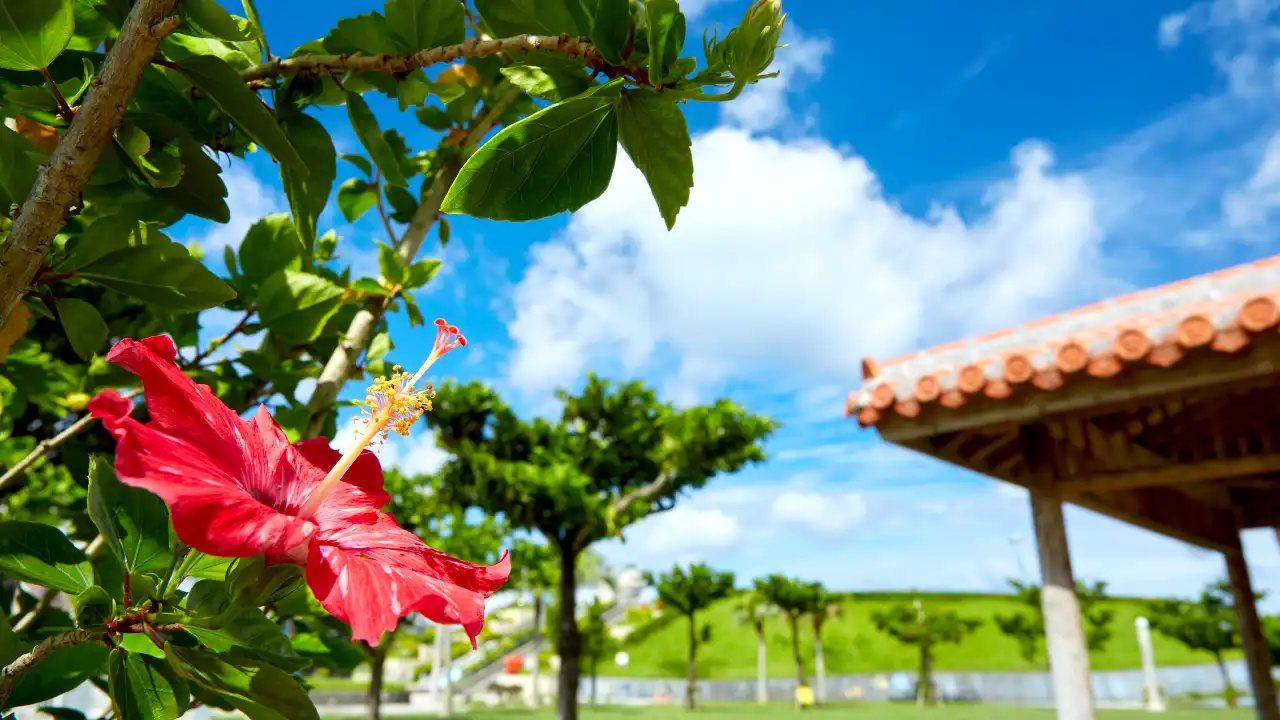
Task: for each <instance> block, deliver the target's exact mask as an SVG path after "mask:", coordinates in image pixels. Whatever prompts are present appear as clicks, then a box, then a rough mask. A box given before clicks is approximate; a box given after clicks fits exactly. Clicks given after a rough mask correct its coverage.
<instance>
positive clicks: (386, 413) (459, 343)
mask: <svg viewBox="0 0 1280 720" xmlns="http://www.w3.org/2000/svg"><path fill="white" fill-rule="evenodd" d="M466 345H467V338H466V337H464V336H463V335H461V334H460V333H459V332H458V326H457V325H450V324H448V323H446V322H445V321H444V320H443V319H438V320H436V341H435V345H434V346H433V347H432V348H431V354H430V355H428V356H427V359H426V361H425V362H423V363H422V367H420V368H418V372H416V373H414V374H413V376H412V377H410V376H409V374H408V373H405V372H401V370H400V368H399V367H396V368H395V372H393V373H392V375H391V377H390V378H387V377H380V378H378V379H377V380H375V381H374V383H373V385H371V386H369V392H368V396H367V397H366V398H365V402H364V405H365V409H364V410H363V411H361V421H362V423H361V428H360V430H359V433H360V434H359V436H358V437H357V438H356V443H355V444H354V445H353V446H352V447H351V448H350V449H349V450H347V451H346V452H345V453H343V455H342V458H341V459H340V460H338V463H337V464H336V465H334V466H333V469H332V470H330V471H329V474H328V475H326V476H325V478H324V480H322V481H321V482H320V484H319V485H317V486H316V489H315V490H314V491H313V492H312V493H311V496H310V497H308V498H307V501H306V502H305V503H303V505H302V507H301V508H299V510H298V517H301V518H310V517H311V516H313V515H314V514H315V512H316V509H317V508H319V507H320V504H321V503H323V502H324V500H325V498H327V497H329V494H330V493H332V492H333V490H334V488H336V487H338V483H339V482H341V481H342V477H343V476H344V475H346V473H347V470H349V469H350V468H351V465H352V464H353V463H354V462H355V461H356V458H358V457H360V453H361V452H363V451H364V449H365V448H367V447H369V446H370V445H373V444H374V443H376V442H380V441H382V440H385V439H386V437H387V434H388V433H389V432H390V431H392V430H394V431H395V432H397V433H399V434H401V435H408V434H409V428H410V427H412V426H413V424H414V423H415V422H417V421H418V418H420V417H422V415H423V413H425V412H428V411H430V410H431V400H432V398H434V397H435V396H436V393H435V389H434V388H433V387H432V386H431V384H430V383H428V384H427V387H426V389H425V390H416V389H415V388H414V386H415V385H416V384H417V382H418V381H419V380H421V379H422V376H423V375H425V374H426V372H427V370H428V369H429V368H430V367H431V366H432V365H434V364H435V362H436V361H437V360H439V359H440V358H441V357H443V356H444V354H445V353H447V352H449V351H450V350H454V349H456V348H460V347H466Z"/></svg>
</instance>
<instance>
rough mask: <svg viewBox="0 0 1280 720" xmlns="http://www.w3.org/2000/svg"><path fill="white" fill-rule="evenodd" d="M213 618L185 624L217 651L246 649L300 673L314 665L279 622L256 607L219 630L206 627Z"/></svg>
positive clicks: (190, 630) (211, 648) (259, 656)
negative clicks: (290, 640)
mask: <svg viewBox="0 0 1280 720" xmlns="http://www.w3.org/2000/svg"><path fill="white" fill-rule="evenodd" d="M209 619H210V618H196V619H193V620H189V621H188V622H186V623H185V624H184V627H185V629H186V631H187V632H188V633H190V634H191V636H192V637H194V638H195V639H197V640H199V641H200V642H201V643H203V644H204V646H205V647H207V648H209V649H210V650H213V651H214V652H226V651H228V650H230V649H231V648H233V647H239V648H243V649H244V652H245V654H248V655H250V656H252V657H255V658H259V659H262V660H265V661H267V662H269V663H271V664H272V665H275V666H276V667H279V668H281V669H284V670H287V671H289V672H297V671H298V670H301V669H303V668H305V667H307V666H308V665H310V664H311V663H310V661H309V660H307V659H306V658H303V657H302V656H300V655H298V653H297V651H295V650H294V649H293V645H292V644H291V643H290V642H289V638H288V637H286V636H285V634H284V632H283V631H282V630H281V629H280V626H279V625H277V624H275V623H274V622H272V621H270V620H268V619H267V618H266V617H264V616H263V615H262V613H260V612H258V611H256V610H254V611H252V612H249V613H246V614H244V615H241V616H240V617H237V618H235V619H233V620H232V621H231V622H229V623H227V624H225V625H223V626H222V627H219V628H216V629H212V628H206V627H204V626H203V623H204V622H205V621H207V620H209Z"/></svg>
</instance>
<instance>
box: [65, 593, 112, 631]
mask: <svg viewBox="0 0 1280 720" xmlns="http://www.w3.org/2000/svg"><path fill="white" fill-rule="evenodd" d="M71 606H72V607H73V608H74V609H75V613H76V627H78V628H82V629H83V628H91V627H98V626H100V625H104V624H106V622H107V619H108V618H110V617H111V615H112V614H113V613H114V612H115V601H114V600H112V599H111V596H110V595H108V594H107V591H106V590H103V589H102V587H100V586H98V585H92V586H90V587H88V588H85V590H84V591H83V592H81V593H80V594H79V595H76V596H75V597H73V598H71Z"/></svg>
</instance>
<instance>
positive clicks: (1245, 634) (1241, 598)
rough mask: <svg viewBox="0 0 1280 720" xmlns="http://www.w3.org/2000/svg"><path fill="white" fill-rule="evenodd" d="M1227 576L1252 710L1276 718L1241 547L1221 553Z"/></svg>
mask: <svg viewBox="0 0 1280 720" xmlns="http://www.w3.org/2000/svg"><path fill="white" fill-rule="evenodd" d="M1225 555H1226V559H1227V578H1228V579H1229V580H1230V582H1231V593H1232V594H1233V595H1234V596H1235V601H1236V613H1237V615H1238V616H1239V620H1240V622H1239V626H1238V629H1239V632H1240V644H1241V645H1242V646H1243V647H1244V658H1245V662H1246V663H1247V664H1248V666H1249V685H1250V686H1252V688H1253V698H1254V704H1255V712H1257V717H1258V720H1280V706H1277V705H1276V682H1275V680H1274V679H1272V677H1271V651H1270V649H1269V648H1268V647H1267V638H1266V636H1265V635H1264V634H1263V632H1262V622H1261V621H1260V620H1259V619H1258V604H1257V602H1256V600H1255V599H1254V596H1253V583H1252V582H1251V581H1250V580H1249V565H1248V564H1247V563H1246V562H1245V558H1244V551H1243V550H1242V549H1240V548H1238V547H1237V548H1236V549H1234V550H1231V551H1229V552H1227V553H1225Z"/></svg>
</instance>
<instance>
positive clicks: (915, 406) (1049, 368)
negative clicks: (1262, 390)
mask: <svg viewBox="0 0 1280 720" xmlns="http://www.w3.org/2000/svg"><path fill="white" fill-rule="evenodd" d="M1278 323H1280V255H1277V256H1275V257H1270V258H1266V259H1263V260H1258V261H1256V262H1252V263H1246V264H1244V265H1238V266H1236V267H1232V268H1227V269H1225V270H1219V271H1218V272H1214V273H1209V274H1208V275H1200V276H1197V277H1193V278H1188V279H1186V280H1179V281H1177V282H1173V283H1170V284H1168V285H1163V286H1161V287H1157V288H1151V289H1147V290H1140V291H1138V292H1135V293H1130V294H1128V295H1123V296H1121V297H1118V298H1113V299H1111V300H1106V301H1103V302H1100V303H1096V304H1094V305H1089V306H1086V307H1082V308H1078V309H1076V310H1071V311H1069V312H1066V313H1063V314H1060V315H1053V316H1050V317H1047V318H1043V319H1040V320H1036V321H1035V322H1031V323H1028V324H1026V325H1023V326H1021V327H1019V328H1015V329H1010V330H1001V331H998V332H995V333H991V334H989V335H984V336H982V337H977V338H973V339H970V340H963V341H960V342H953V343H948V344H946V345H941V346H938V347H935V348H931V349H928V350H923V351H920V352H915V353H911V354H909V355H904V356H902V357H900V358H896V359H894V360H890V361H888V362H877V361H876V360H874V359H872V358H866V359H864V360H863V361H862V379H863V383H864V384H863V387H862V388H861V389H859V390H855V391H854V392H852V393H849V399H848V401H847V402H846V404H845V414H846V415H852V416H856V417H857V418H858V422H859V424H861V425H862V426H863V427H866V426H869V425H875V424H876V423H877V422H878V421H879V420H880V418H881V417H882V416H883V415H884V414H885V413H888V412H896V413H897V414H899V415H902V416H904V417H915V416H916V415H917V414H919V412H920V410H921V407H922V406H923V405H927V404H929V403H935V402H936V403H939V404H941V405H943V406H944V407H948V408H958V407H960V406H961V405H963V404H964V403H965V402H966V401H967V399H968V398H970V397H973V396H975V395H978V394H979V393H981V394H982V395H983V396H985V397H989V398H993V399H997V400H998V399H1003V398H1006V397H1009V396H1010V395H1011V394H1013V391H1014V389H1016V388H1017V387H1019V386H1024V385H1027V384H1030V385H1031V387H1034V388H1036V389H1038V390H1041V391H1051V390H1056V389H1058V388H1059V387H1062V386H1063V385H1064V384H1067V383H1068V382H1070V378H1071V377H1073V376H1081V375H1083V376H1089V377H1095V378H1109V377H1113V376H1115V375H1117V374H1119V373H1120V372H1121V371H1122V370H1124V369H1125V367H1126V366H1130V365H1139V364H1142V365H1155V366H1157V367H1169V366H1171V365H1173V364H1175V363H1177V362H1178V361H1179V360H1180V359H1181V358H1182V356H1183V354H1184V352H1185V351H1187V350H1190V349H1193V348H1199V347H1205V346H1208V347H1210V348H1212V349H1213V350H1216V351H1218V352H1227V353H1231V352H1236V351H1237V350H1239V349H1241V348H1242V347H1244V346H1245V345H1247V344H1248V343H1249V339H1250V336H1251V335H1252V334H1256V333H1260V332H1264V331H1267V330H1271V329H1273V328H1275V327H1276V326H1277V324H1278Z"/></svg>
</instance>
